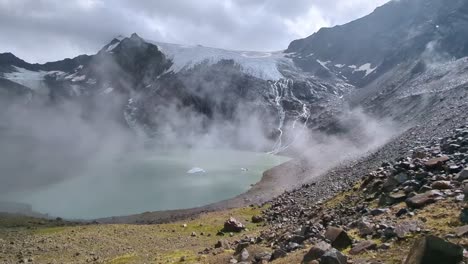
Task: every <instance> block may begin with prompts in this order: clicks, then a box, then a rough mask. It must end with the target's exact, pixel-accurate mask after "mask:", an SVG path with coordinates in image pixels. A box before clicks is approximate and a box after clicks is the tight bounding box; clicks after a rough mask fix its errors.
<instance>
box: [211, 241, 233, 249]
mask: <svg viewBox="0 0 468 264" xmlns="http://www.w3.org/2000/svg"><path fill="white" fill-rule="evenodd" d="M215 248H222V249H230V248H231V245H230V244H229V241H227V240H224V239H222V240H219V241H218V242H217V243H216V244H215Z"/></svg>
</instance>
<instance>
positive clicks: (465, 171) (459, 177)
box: [457, 168, 468, 182]
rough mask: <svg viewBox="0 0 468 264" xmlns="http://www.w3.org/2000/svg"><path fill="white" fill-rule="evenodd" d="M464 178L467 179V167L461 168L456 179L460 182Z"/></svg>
mask: <svg viewBox="0 0 468 264" xmlns="http://www.w3.org/2000/svg"><path fill="white" fill-rule="evenodd" d="M464 180H468V168H465V169H463V170H462V171H461V172H460V173H459V174H458V175H457V181H459V182H462V181H464Z"/></svg>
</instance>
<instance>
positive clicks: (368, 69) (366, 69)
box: [353, 63, 377, 77]
mask: <svg viewBox="0 0 468 264" xmlns="http://www.w3.org/2000/svg"><path fill="white" fill-rule="evenodd" d="M376 69H377V67H374V68H372V65H371V64H370V63H366V64H363V65H361V67H359V68H357V69H354V71H353V73H355V72H366V75H365V76H364V77H367V75H369V74H371V73H372V72H374V71H375V70H376Z"/></svg>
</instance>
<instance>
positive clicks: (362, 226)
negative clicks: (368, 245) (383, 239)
mask: <svg viewBox="0 0 468 264" xmlns="http://www.w3.org/2000/svg"><path fill="white" fill-rule="evenodd" d="M357 228H358V229H359V235H360V236H361V237H365V236H369V235H373V234H374V232H375V227H374V225H373V224H371V223H368V222H366V221H360V222H359V223H358V224H357Z"/></svg>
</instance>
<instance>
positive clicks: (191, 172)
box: [187, 167, 206, 174]
mask: <svg viewBox="0 0 468 264" xmlns="http://www.w3.org/2000/svg"><path fill="white" fill-rule="evenodd" d="M205 172H206V171H205V170H204V169H202V168H198V167H194V168H191V169H190V170H188V171H187V173H190V174H195V173H205Z"/></svg>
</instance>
